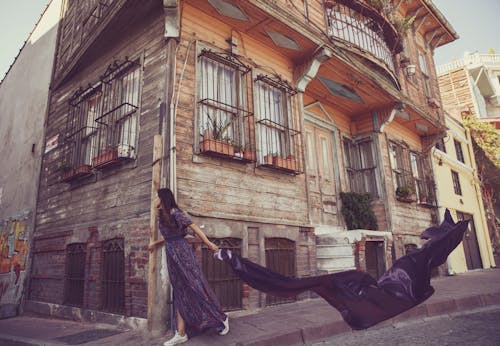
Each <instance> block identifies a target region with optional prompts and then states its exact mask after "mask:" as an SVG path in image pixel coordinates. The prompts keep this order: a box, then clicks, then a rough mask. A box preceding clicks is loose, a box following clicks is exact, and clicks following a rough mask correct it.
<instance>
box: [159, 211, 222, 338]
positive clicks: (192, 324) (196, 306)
mask: <svg viewBox="0 0 500 346" xmlns="http://www.w3.org/2000/svg"><path fill="white" fill-rule="evenodd" d="M171 216H172V217H171V219H172V221H175V222H172V225H170V226H169V225H167V224H162V223H161V222H160V232H161V234H162V236H163V238H164V239H165V243H166V246H165V248H166V254H167V267H168V274H169V278H170V283H171V284H172V288H173V306H174V310H173V311H174V314H173V316H172V321H173V323H172V329H173V330H174V331H175V330H177V315H176V311H177V310H179V312H180V314H181V316H182V318H183V319H184V322H185V324H186V332H187V334H188V336H192V335H196V334H198V333H200V332H202V331H203V330H206V329H208V328H215V329H217V330H219V331H220V330H222V329H223V328H224V325H223V323H222V321H224V320H225V319H226V317H227V316H226V315H225V314H224V313H223V312H222V307H221V306H220V303H219V302H218V300H217V298H216V297H215V294H214V292H213V291H212V289H211V288H210V286H209V285H208V282H207V280H206V279H205V276H204V275H203V273H202V271H201V268H200V266H199V265H198V263H197V261H196V257H195V255H194V250H193V248H192V247H191V245H190V244H189V243H188V242H187V240H186V239H184V236H185V235H186V233H187V231H186V228H187V227H188V226H189V225H191V224H192V223H193V222H192V221H191V219H190V218H189V217H188V216H187V215H186V214H185V213H183V212H182V211H181V210H179V209H172V211H171Z"/></svg>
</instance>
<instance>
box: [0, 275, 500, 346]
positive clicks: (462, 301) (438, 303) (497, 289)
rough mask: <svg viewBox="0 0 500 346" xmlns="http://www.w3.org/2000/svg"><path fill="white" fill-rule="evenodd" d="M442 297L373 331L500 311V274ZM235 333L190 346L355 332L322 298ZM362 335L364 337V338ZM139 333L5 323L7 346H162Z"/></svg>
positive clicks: (32, 321)
mask: <svg viewBox="0 0 500 346" xmlns="http://www.w3.org/2000/svg"><path fill="white" fill-rule="evenodd" d="M432 285H433V286H434V288H435V289H436V293H435V294H434V295H433V296H432V297H431V298H429V299H428V300H427V301H426V302H425V303H423V304H421V305H419V306H417V307H415V308H413V309H411V310H409V311H407V312H405V313H403V314H401V315H399V316H396V317H395V318H393V319H391V320H387V321H385V322H382V323H380V324H378V325H376V326H374V327H372V328H379V327H380V326H387V325H397V324H399V323H404V321H405V320H410V319H418V318H425V317H432V316H437V315H445V314H449V313H453V312H460V311H464V310H472V309H477V308H483V307H487V306H492V305H498V306H499V307H500V269H489V270H484V271H475V272H470V273H466V274H461V275H457V276H450V277H441V278H436V279H434V280H433V281H432ZM229 316H230V326H231V331H230V333H229V334H228V335H227V336H219V335H218V334H217V333H216V332H215V331H213V332H212V331H210V332H207V333H205V334H203V335H201V336H198V337H195V338H193V339H192V340H189V341H188V342H187V343H185V344H184V345H187V346H188V345H193V346H194V345H237V346H243V345H245V346H261V345H262V346H263V345H273V346H275V345H276V346H277V345H296V344H304V343H311V342H318V341H321V340H322V339H323V338H327V337H330V336H333V335H335V334H339V333H346V332H349V333H350V332H351V329H350V328H349V327H348V325H347V324H345V323H344V322H343V320H342V318H341V317H340V314H339V313H338V312H337V310H335V309H334V308H332V307H331V306H330V305H328V304H327V303H326V302H324V301H323V300H322V299H321V298H318V299H311V300H306V301H301V302H297V303H292V304H285V305H280V306H274V307H269V308H264V309H261V310H259V311H258V312H257V313H252V314H246V315H243V314H242V312H236V313H229ZM360 333H362V331H361V332H360ZM166 339H167V337H164V338H156V339H151V338H150V337H149V336H148V334H147V333H145V332H141V331H137V330H120V329H117V328H116V327H115V326H110V325H98V324H91V323H85V322H75V321H66V320H57V319H50V318H40V317H34V316H21V317H16V318H11V319H5V320H0V344H1V345H16V346H17V345H23V346H24V345H64V344H69V345H82V344H85V345H120V346H127V345H130V346H132V345H133V346H139V345H153V346H155V345H162V343H163V341H165V340H166Z"/></svg>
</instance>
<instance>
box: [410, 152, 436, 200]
mask: <svg viewBox="0 0 500 346" xmlns="http://www.w3.org/2000/svg"><path fill="white" fill-rule="evenodd" d="M410 167H411V171H412V175H413V183H414V185H415V187H416V189H415V192H416V194H417V195H416V197H417V201H418V202H419V203H425V204H431V203H432V202H433V201H432V199H433V198H432V193H431V191H430V190H431V189H430V188H429V186H428V184H427V179H426V177H425V174H424V168H423V158H422V156H420V155H418V154H417V153H414V152H411V153H410Z"/></svg>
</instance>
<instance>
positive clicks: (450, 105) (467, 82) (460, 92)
mask: <svg viewBox="0 0 500 346" xmlns="http://www.w3.org/2000/svg"><path fill="white" fill-rule="evenodd" d="M437 73H438V81H439V89H440V91H441V97H442V100H443V107H444V108H445V109H446V110H447V111H448V112H450V114H460V113H461V112H462V111H467V112H471V113H472V114H475V115H476V116H477V117H478V118H479V120H481V121H484V122H488V123H490V124H492V125H493V126H494V127H495V128H496V129H497V130H498V129H500V54H498V53H495V52H494V51H493V50H492V51H491V52H490V53H487V54H485V53H465V54H464V57H463V58H462V59H458V60H455V61H452V62H449V63H447V64H444V65H441V66H438V68H437Z"/></svg>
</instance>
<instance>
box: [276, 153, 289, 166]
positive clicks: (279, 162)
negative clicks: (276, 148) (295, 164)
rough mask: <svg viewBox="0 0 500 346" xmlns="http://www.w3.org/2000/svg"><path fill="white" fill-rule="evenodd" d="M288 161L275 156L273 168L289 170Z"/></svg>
mask: <svg viewBox="0 0 500 346" xmlns="http://www.w3.org/2000/svg"><path fill="white" fill-rule="evenodd" d="M287 165H288V164H287V160H286V159H284V158H282V157H279V156H273V166H274V167H278V168H287Z"/></svg>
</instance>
